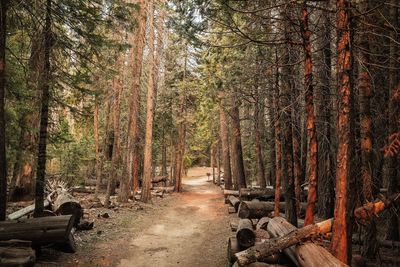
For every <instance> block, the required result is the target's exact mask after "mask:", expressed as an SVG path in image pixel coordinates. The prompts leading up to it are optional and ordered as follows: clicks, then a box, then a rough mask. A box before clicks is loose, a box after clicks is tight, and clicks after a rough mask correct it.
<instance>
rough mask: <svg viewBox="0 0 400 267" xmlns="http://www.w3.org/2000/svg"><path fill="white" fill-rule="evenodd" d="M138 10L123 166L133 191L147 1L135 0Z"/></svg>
mask: <svg viewBox="0 0 400 267" xmlns="http://www.w3.org/2000/svg"><path fill="white" fill-rule="evenodd" d="M137 3H138V5H139V11H137V12H138V13H137V15H136V16H137V17H138V19H137V28H136V29H135V33H134V34H132V35H131V36H132V38H131V41H130V43H131V44H132V49H131V59H132V63H131V64H132V66H131V70H132V87H131V91H130V96H129V116H128V141H127V142H128V153H126V157H127V160H126V162H127V164H126V166H125V172H126V176H127V177H126V179H129V180H131V181H132V190H133V192H134V193H135V192H136V191H137V189H138V188H139V168H140V120H139V118H140V117H139V116H140V78H141V76H142V62H143V51H144V40H145V35H146V21H147V8H146V5H147V1H146V0H139V1H137ZM129 191H130V187H129V186H126V187H125V190H124V192H121V196H120V197H121V200H125V199H126V197H127V196H128V194H129Z"/></svg>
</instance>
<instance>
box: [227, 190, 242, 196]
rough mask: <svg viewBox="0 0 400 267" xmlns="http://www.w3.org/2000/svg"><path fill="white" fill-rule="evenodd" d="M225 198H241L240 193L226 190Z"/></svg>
mask: <svg viewBox="0 0 400 267" xmlns="http://www.w3.org/2000/svg"><path fill="white" fill-rule="evenodd" d="M224 196H225V197H228V196H235V197H238V196H239V191H236V190H228V189H224Z"/></svg>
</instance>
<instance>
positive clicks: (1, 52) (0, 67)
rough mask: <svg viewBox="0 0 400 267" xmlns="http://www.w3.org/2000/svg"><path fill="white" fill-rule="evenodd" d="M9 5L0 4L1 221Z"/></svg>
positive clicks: (0, 215)
mask: <svg viewBox="0 0 400 267" xmlns="http://www.w3.org/2000/svg"><path fill="white" fill-rule="evenodd" d="M7 5H8V0H1V3H0V221H4V220H5V219H6V209H7V170H6V168H7V162H6V133H5V128H6V122H5V117H4V116H5V112H4V105H5V83H6V77H5V67H6V36H7V32H6V31H7V27H6V19H7V16H6V14H7Z"/></svg>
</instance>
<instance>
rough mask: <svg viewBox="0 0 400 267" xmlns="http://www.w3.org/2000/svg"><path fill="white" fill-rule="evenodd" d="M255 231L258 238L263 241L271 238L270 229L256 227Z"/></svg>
mask: <svg viewBox="0 0 400 267" xmlns="http://www.w3.org/2000/svg"><path fill="white" fill-rule="evenodd" d="M254 233H255V234H256V239H259V240H260V241H261V242H265V241H266V240H267V239H269V238H270V235H269V233H268V231H266V230H263V229H256V230H255V231H254Z"/></svg>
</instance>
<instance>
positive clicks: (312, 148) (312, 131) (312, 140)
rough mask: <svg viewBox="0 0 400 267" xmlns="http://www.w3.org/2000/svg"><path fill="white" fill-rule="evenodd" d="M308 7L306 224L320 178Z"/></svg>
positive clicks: (305, 26) (305, 16) (304, 21)
mask: <svg viewBox="0 0 400 267" xmlns="http://www.w3.org/2000/svg"><path fill="white" fill-rule="evenodd" d="M308 16H309V15H308V9H307V5H306V1H304V2H303V10H302V17H301V35H302V38H303V49H304V54H305V62H304V87H305V97H306V111H307V139H308V151H307V156H308V165H309V166H308V168H307V178H308V183H309V184H308V198H307V208H306V217H305V220H304V224H305V225H308V224H312V223H314V208H315V203H316V202H317V180H318V176H317V175H318V172H317V166H318V142H317V131H316V127H315V113H314V112H315V111H314V88H313V84H312V83H313V62H312V54H311V53H312V52H311V42H310V37H311V31H310V29H309V27H308Z"/></svg>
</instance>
